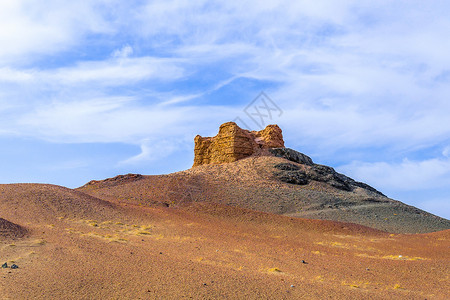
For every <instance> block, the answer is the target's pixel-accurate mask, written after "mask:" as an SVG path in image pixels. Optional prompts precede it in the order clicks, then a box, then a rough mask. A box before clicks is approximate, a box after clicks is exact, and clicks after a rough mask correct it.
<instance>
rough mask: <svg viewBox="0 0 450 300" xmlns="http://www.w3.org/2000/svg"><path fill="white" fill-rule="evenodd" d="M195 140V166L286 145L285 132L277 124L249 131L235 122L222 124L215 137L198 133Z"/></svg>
mask: <svg viewBox="0 0 450 300" xmlns="http://www.w3.org/2000/svg"><path fill="white" fill-rule="evenodd" d="M194 141H195V149H194V153H195V158H194V167H195V166H199V165H206V164H221V163H229V162H234V161H237V160H239V159H242V158H245V157H248V156H251V155H253V154H258V153H260V152H261V150H263V149H268V148H279V147H284V141H283V134H282V132H281V129H280V128H279V127H278V126H277V125H268V126H267V127H266V128H265V129H264V130H261V131H249V130H245V129H242V128H240V127H239V126H238V125H237V124H236V123H234V122H228V123H224V124H222V125H221V126H220V129H219V133H218V134H217V135H216V136H215V137H201V136H199V135H197V136H196V137H195V139H194Z"/></svg>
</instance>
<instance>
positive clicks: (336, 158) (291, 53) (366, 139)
mask: <svg viewBox="0 0 450 300" xmlns="http://www.w3.org/2000/svg"><path fill="white" fill-rule="evenodd" d="M449 11H450V2H448V1H433V0H430V1H414V0H409V1H401V0H400V1H361V0H355V1H351V0H348V1H347V0H343V1H320V0H319V1H317V0H316V1H301V0H298V1H271V0H265V1H247V0H240V1H196V0H189V1H182V0H164V1H144V0H140V1H137V0H136V1H132V0H131V1H119V0H117V1H116V0H110V1H107V0H95V1H94V0H85V1H62V0H46V1H38V0H1V1H0V28H1V30H0V183H16V182H38V183H52V184H58V185H63V186H67V187H71V188H74V187H78V186H81V185H83V184H85V183H86V182H88V181H90V180H92V179H104V178H107V177H113V176H115V175H118V174H126V173H141V174H148V175H152V174H166V173H171V172H176V171H181V170H185V169H188V168H190V167H191V166H192V163H193V157H194V154H193V147H194V137H195V136H196V135H197V134H200V135H202V136H214V135H215V134H216V133H217V131H218V128H219V126H220V124H222V123H224V122H228V121H236V122H237V123H238V124H239V125H240V126H242V127H243V128H246V129H250V130H260V129H262V128H263V127H264V126H265V125H268V124H278V125H279V126H280V127H281V128H282V130H283V135H284V139H285V144H286V146H287V147H290V148H293V149H295V150H297V151H300V152H302V153H305V154H307V155H309V156H310V157H312V159H313V160H314V162H316V163H321V164H326V165H330V166H332V167H334V168H335V169H336V170H337V171H339V172H342V173H344V174H346V175H348V176H350V177H352V178H354V179H356V180H358V181H363V182H366V183H368V184H370V185H371V186H373V187H375V188H377V189H378V190H380V191H382V192H383V193H384V194H386V195H387V196H389V197H391V198H394V199H396V200H400V201H402V202H405V203H407V204H410V205H414V206H416V207H419V208H422V209H424V210H427V211H429V212H432V213H434V214H436V215H439V216H442V217H446V218H450V120H449V119H450V118H449V115H450V55H449V53H450V39H449V38H448V37H449V36H450V18H448V12H449ZM261 93H263V94H261ZM268 108H269V109H268Z"/></svg>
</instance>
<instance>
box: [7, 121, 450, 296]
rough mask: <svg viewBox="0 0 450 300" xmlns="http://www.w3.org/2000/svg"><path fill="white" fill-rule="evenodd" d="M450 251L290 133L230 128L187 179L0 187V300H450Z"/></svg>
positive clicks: (445, 229)
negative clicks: (319, 160) (305, 150)
mask: <svg viewBox="0 0 450 300" xmlns="http://www.w3.org/2000/svg"><path fill="white" fill-rule="evenodd" d="M449 239H450V221H449V220H446V219H443V218H440V217H437V216H434V215H432V214H429V213H427V212H424V211H422V210H420V209H417V208H415V207H411V206H408V205H406V204H404V203H402V202H399V201H395V200H393V199H390V198H388V197H386V196H385V195H383V194H382V192H380V191H377V190H375V189H374V188H372V187H370V186H368V185H367V184H364V183H361V182H357V181H355V180H353V179H351V178H349V177H347V176H345V175H343V174H339V173H337V172H336V171H335V170H334V169H333V168H331V167H327V166H323V165H318V164H315V163H314V162H313V161H312V159H311V158H309V157H308V156H306V155H304V154H302V153H299V152H297V151H294V150H292V149H289V148H285V146H284V142H283V137H282V133H281V130H280V129H279V128H278V126H276V125H270V126H268V127H267V128H266V129H264V130H262V131H259V132H250V131H247V130H243V129H241V128H239V127H238V126H237V125H236V124H234V123H231V122H230V123H225V124H223V125H222V126H221V128H220V130H219V133H218V135H217V136H216V137H211V138H203V137H200V136H197V137H196V138H195V160H194V166H193V167H192V168H191V169H189V170H186V171H182V172H177V173H173V174H169V175H159V176H143V175H139V174H128V175H120V176H117V177H114V178H109V179H106V180H103V181H91V182H89V183H87V184H86V185H84V186H82V187H80V188H78V189H68V188H65V187H60V186H55V185H44V184H7V185H0V258H1V259H2V261H1V262H0V263H1V264H3V267H2V268H1V281H0V282H1V283H0V298H1V299H448V291H449V290H450V284H449V282H450V278H449V275H450V264H449V263H450V251H449V250H450V249H449V247H450V242H449ZM13 266H14V267H13Z"/></svg>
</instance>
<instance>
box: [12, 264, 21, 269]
mask: <svg viewBox="0 0 450 300" xmlns="http://www.w3.org/2000/svg"><path fill="white" fill-rule="evenodd" d="M18 268H19V266H18V265H16V264H12V265H11V269H18Z"/></svg>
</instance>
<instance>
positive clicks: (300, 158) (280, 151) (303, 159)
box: [269, 148, 314, 166]
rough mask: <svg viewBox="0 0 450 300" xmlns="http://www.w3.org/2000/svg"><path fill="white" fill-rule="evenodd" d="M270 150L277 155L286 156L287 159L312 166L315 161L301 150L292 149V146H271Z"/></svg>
mask: <svg viewBox="0 0 450 300" xmlns="http://www.w3.org/2000/svg"><path fill="white" fill-rule="evenodd" d="M269 152H270V153H272V154H273V155H275V156H277V157H282V158H286V159H287V160H290V161H293V162H296V163H299V164H304V165H308V166H312V165H313V164H314V163H313V161H312V159H311V158H310V157H309V156H307V155H305V154H303V153H300V152H297V151H295V150H292V149H290V148H271V149H269Z"/></svg>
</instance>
